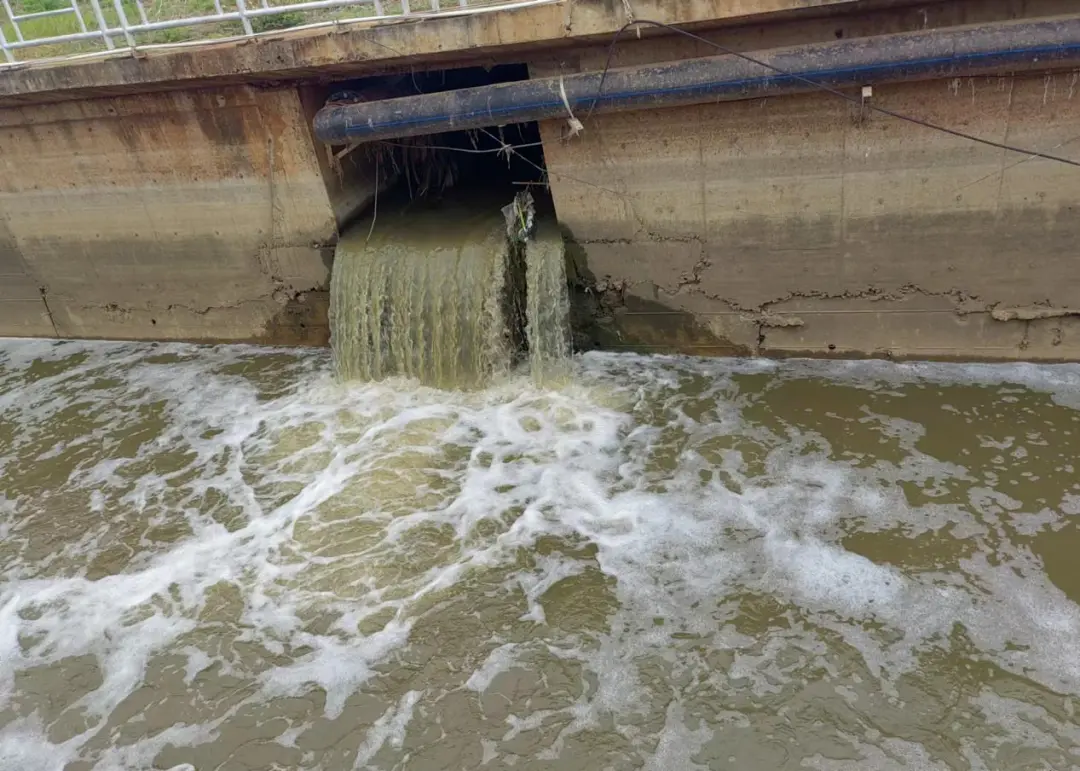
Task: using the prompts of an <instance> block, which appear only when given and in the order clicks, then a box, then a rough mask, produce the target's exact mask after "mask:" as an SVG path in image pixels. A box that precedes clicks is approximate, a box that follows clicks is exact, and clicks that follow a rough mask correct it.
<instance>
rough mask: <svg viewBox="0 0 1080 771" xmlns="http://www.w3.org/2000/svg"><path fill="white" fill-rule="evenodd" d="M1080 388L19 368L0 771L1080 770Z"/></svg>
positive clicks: (263, 357) (1028, 375)
mask: <svg viewBox="0 0 1080 771" xmlns="http://www.w3.org/2000/svg"><path fill="white" fill-rule="evenodd" d="M1078 408H1080V368H1076V367H1068V366H1060V367H1050V366H1046V367H1036V366H1026V365H1015V366H960V365H890V364H883V363H840V362H829V363H808V362H785V363H775V362H767V361H750V362H737V361H705V360H694V359H685V358H666V357H647V358H646V357H636V356H615V355H596V354H591V355H588V356H585V357H583V358H579V359H577V360H575V361H574V363H573V374H572V376H571V377H570V378H569V382H568V383H567V384H565V385H563V386H561V387H560V388H558V389H553V390H544V389H540V388H538V387H536V386H534V385H532V384H531V381H530V380H528V379H527V378H526V377H524V376H522V377H520V378H517V377H513V376H512V377H509V378H508V379H506V380H505V381H504V382H501V383H499V384H496V385H495V386H493V387H491V388H489V389H487V390H484V391H478V392H470V393H460V392H444V391H437V390H433V389H427V388H422V387H419V386H417V385H415V384H413V383H410V382H407V381H385V382H383V383H378V384H367V385H363V384H360V385H341V384H338V383H337V382H336V381H335V379H334V377H333V375H332V365H331V360H330V354H329V352H325V351H287V352H283V351H276V350H268V349H257V348H250V347H241V346H236V347H213V348H209V347H194V346H183V345H152V344H104V343H48V342H16V341H4V342H2V343H0V479H2V482H3V485H2V489H0V768H3V769H5V770H6V769H18V770H19V771H38V770H41V771H44V770H46V769H47V770H48V771H53V770H54V769H66V770H67V771H87V770H88V769H124V771H129V770H132V769H150V768H158V769H169V768H173V769H198V770H199V771H204V770H206V771H209V770H210V769H214V770H218V771H225V770H234V769H235V770H238V769H325V770H326V771H338V770H343V769H367V768H372V769H380V770H383V769H387V770H388V769H410V770H415V771H426V770H428V769H453V770H457V769H474V768H482V769H560V770H565V771H572V770H573V769H588V770H590V771H592V770H600V769H639V768H645V769H657V770H659V769H663V770H664V771H680V770H681V769H740V770H743V769H750V770H752V771H756V770H757V769H763V770H769V771H771V770H772V769H1009V770H1010V771H1013V770H1016V769H1042V768H1055V769H1065V768H1072V767H1074V766H1076V765H1080V716H1078V715H1077V706H1078V698H1080V610H1078V608H1077V605H1076V601H1077V599H1080V531H1078V528H1077V521H1078V516H1080V475H1078V473H1077V468H1076V464H1077V463H1078V462H1080V461H1078V460H1077V457H1078V451H1080V411H1078Z"/></svg>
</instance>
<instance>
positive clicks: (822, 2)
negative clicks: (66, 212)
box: [0, 0, 926, 105]
mask: <svg viewBox="0 0 1080 771" xmlns="http://www.w3.org/2000/svg"><path fill="white" fill-rule="evenodd" d="M911 3H912V0H869V1H868V0H677V1H676V0H633V3H632V7H633V9H634V14H635V16H636V17H637V18H641V19H652V20H655V21H661V22H665V23H676V22H677V23H680V24H698V25H722V24H731V23H739V22H748V21H752V20H755V19H761V18H765V17H769V18H772V17H778V18H784V17H787V16H791V15H799V14H803V15H806V14H821V13H827V12H833V13H843V12H846V11H849V10H852V11H853V10H856V9H857V10H860V11H862V10H866V9H867V8H868V7H882V6H893V5H907V4H911ZM922 5H926V3H925V2H924V3H923V4H922ZM625 23H626V17H625V14H624V11H623V5H622V3H621V2H618V0H564V2H558V3H553V4H551V5H544V6H536V7H532V8H523V9H519V10H514V11H498V12H492V13H485V14H479V15H475V16H460V17H446V18H433V19H424V18H422V17H413V18H411V19H407V20H402V21H400V22H392V23H381V24H379V25H365V24H364V23H363V22H358V23H355V24H350V25H348V26H341V27H338V28H329V29H315V30H298V31H296V32H291V33H290V32H283V33H279V34H274V35H267V36H262V37H258V38H255V39H247V40H241V41H236V40H233V41H225V42H221V43H208V44H206V45H203V46H197V47H194V46H187V47H183V48H179V47H178V48H173V49H155V50H150V51H143V52H140V54H139V55H138V56H137V57H136V56H132V55H130V54H125V55H123V56H122V57H118V58H106V59H83V60H79V61H66V62H63V61H62V62H52V63H48V62H44V63H34V62H28V63H27V64H26V66H25V67H23V68H19V69H4V70H0V72H2V73H3V74H2V77H0V105H3V104H18V103H22V104H27V103H36V102H43V101H56V100H62V99H75V98H85V97H88V96H113V95H118V94H124V93H137V92H144V91H160V90H164V89H175V88H192V87H196V86H203V85H209V84H214V85H222V84H227V83H250V82H257V81H282V80H298V79H311V78H322V79H324V80H325V79H332V78H341V77H348V76H358V75H367V74H376V73H379V72H385V71H388V70H392V69H394V68H401V67H403V66H408V67H417V66H420V67H424V66H434V65H437V64H439V63H446V62H453V61H457V62H462V61H468V60H470V59H471V60H473V61H475V60H477V59H483V58H485V57H499V58H501V59H502V60H506V59H507V58H508V57H509V58H513V57H515V56H517V57H520V55H521V54H522V53H524V52H527V51H536V50H540V49H545V48H546V49H551V48H555V47H561V46H567V45H572V44H580V43H582V42H588V41H590V40H595V39H596V38H599V37H608V36H610V35H612V34H614V32H615V31H617V30H618V29H619V28H621V27H622V26H623V25H624V24H625ZM643 34H650V35H655V34H656V33H655V31H652V32H649V31H643Z"/></svg>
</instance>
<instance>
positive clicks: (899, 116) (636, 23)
mask: <svg viewBox="0 0 1080 771" xmlns="http://www.w3.org/2000/svg"><path fill="white" fill-rule="evenodd" d="M643 26H644V27H657V28H660V29H666V30H668V31H670V32H675V33H677V34H679V35H683V36H684V37H687V38H690V39H691V40H696V41H697V42H699V43H704V44H705V45H707V46H711V47H713V48H715V49H716V50H717V51H721V52H723V53H725V54H729V55H731V56H736V57H738V58H740V59H743V60H744V61H748V62H750V63H751V64H756V65H758V66H759V67H764V68H765V69H767V70H772V71H773V72H775V73H777V74H779V75H783V76H784V77H786V78H791V79H792V80H797V81H801V82H802V83H805V84H807V85H809V86H812V87H814V88H817V89H819V90H821V91H824V92H826V93H828V94H832V95H833V96H836V97H839V98H840V99H843V100H844V101H846V102H851V103H852V104H855V105H858V106H860V107H863V108H865V109H868V110H871V111H873V112H877V113H880V114H882V115H888V116H889V117H890V118H895V119H896V120H902V121H906V122H907V123H913V124H915V125H916V126H922V127H924V128H928V129H932V130H934V131H941V132H943V133H945V134H949V135H951V136H954V137H959V138H961V139H966V140H969V141H971V142H976V143H978V144H981V145H986V146H988V147H994V148H997V149H998V150H1007V151H1008V152H1012V153H1020V154H1021V155H1028V156H1031V158H1043V159H1045V160H1048V161H1057V162H1058V163H1064V164H1068V165H1069V166H1080V161H1076V160H1073V159H1072V158H1063V157H1062V156H1060V155H1051V154H1050V153H1042V152H1039V151H1038V150H1028V149H1025V148H1023V147H1016V146H1015V145H1009V144H1005V143H1003V142H995V141H994V140H992V139H986V138H984V137H979V136H975V135H973V134H968V133H966V132H964V131H958V130H956V129H951V128H949V127H948V126H941V125H939V124H937V123H931V122H930V121H927V120H923V119H921V118H916V117H913V116H911V115H905V114H904V113H901V112H896V111H895V110H889V109H887V108H885V107H879V106H877V105H875V104H871V103H869V102H865V101H864V100H862V99H861V98H859V97H854V96H852V95H850V94H846V93H844V92H843V91H841V90H840V89H837V88H833V87H831V86H827V85H825V84H824V83H818V82H817V81H815V80H812V79H810V78H807V77H804V76H802V75H798V74H796V73H793V72H788V71H787V70H785V69H783V68H781V67H776V66H774V65H772V64H769V63H768V62H764V61H762V60H761V59H757V58H755V57H753V56H750V55H749V54H744V53H741V52H739V51H736V50H734V49H732V48H729V47H727V46H725V45H722V44H720V43H715V42H713V41H712V40H709V39H707V38H704V37H702V36H701V35H695V34H694V33H693V32H688V31H687V30H684V29H680V28H679V27H676V26H675V25H673V24H666V23H664V22H662V21H651V20H649V19H634V20H632V21H629V22H627V23H626V24H624V25H623V26H622V27H621V28H620V29H619V31H618V32H616V33H615V36H614V37H613V38H612V40H611V44H610V45H609V46H608V55H607V61H606V62H605V63H604V70H603V72H602V73H601V75H600V85H599V87H598V88H597V90H596V96H594V97H593V98H592V104H591V105H590V106H589V112H588V113H587V114H586V116H585V117H586V120H588V119H589V118H591V117H592V114H593V110H595V109H596V103H597V102H598V101H599V100H600V97H601V96H602V95H603V93H604V82H605V81H606V80H607V74H608V72H609V70H610V69H611V61H612V57H613V56H614V55H615V46H616V45H617V44H618V43H619V40H620V39H621V38H622V36H623V34H624V33H625V32H626V31H627V30H629V29H632V28H634V27H643Z"/></svg>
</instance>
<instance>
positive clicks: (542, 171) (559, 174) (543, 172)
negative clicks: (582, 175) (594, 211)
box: [480, 128, 626, 198]
mask: <svg viewBox="0 0 1080 771" xmlns="http://www.w3.org/2000/svg"><path fill="white" fill-rule="evenodd" d="M480 131H483V132H484V133H485V134H487V135H488V136H489V137H491V138H492V139H494V140H495V141H496V142H498V141H500V140H499V138H498V137H497V136H495V135H494V134H492V133H491V132H490V131H488V130H487V129H486V128H481V129H480ZM540 144H543V143H540ZM499 149H500V150H506V151H507V152H512V153H513V154H514V155H516V156H517V157H518V158H520V159H521V160H523V161H525V163H527V164H529V165H530V166H532V167H533V168H534V169H536V170H537V171H539V172H540V174H541V175H542V176H551V175H552V174H554V175H555V176H556V177H562V178H563V179H568V180H570V181H571V182H579V183H581V184H582V185H588V186H589V187H595V188H596V189H597V190H603V191H604V192H605V193H611V194H612V195H615V196H618V197H620V198H625V197H626V196H625V194H624V193H620V192H619V191H618V190H612V189H611V188H610V187H604V186H603V185H598V184H596V183H595V182H589V181H588V180H586V179H578V178H577V177H571V176H570V175H569V174H563V173H562V172H559V171H550V170H549V169H545V168H544V167H543V166H541V165H540V164H539V163H536V162H534V161H532V160H530V159H529V158H528V157H526V156H524V155H522V154H521V153H519V152H518V151H517V150H516V149H515V147H514V145H504V146H503V147H501V148H499ZM542 184H546V185H547V186H548V187H551V185H550V184H549V183H546V182H545V183H542Z"/></svg>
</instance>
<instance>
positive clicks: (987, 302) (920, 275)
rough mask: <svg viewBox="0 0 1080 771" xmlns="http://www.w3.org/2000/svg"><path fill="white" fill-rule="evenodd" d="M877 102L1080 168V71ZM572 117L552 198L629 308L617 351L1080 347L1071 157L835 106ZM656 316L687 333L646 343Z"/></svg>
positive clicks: (1062, 353) (557, 135)
mask: <svg viewBox="0 0 1080 771" xmlns="http://www.w3.org/2000/svg"><path fill="white" fill-rule="evenodd" d="M873 99H874V102H875V103H876V104H878V105H880V106H882V107H886V108H888V109H891V110H895V111H898V112H902V113H905V114H909V115H917V116H920V117H922V118H925V119H927V120H930V121H933V122H936V123H939V124H941V125H945V126H952V127H956V128H960V129H962V130H964V131H968V132H971V133H973V134H976V135H979V136H983V137H986V138H989V139H992V140H996V141H1006V142H1009V143H1012V144H1016V145H1019V146H1022V147H1031V148H1040V149H1043V150H1047V151H1052V152H1056V153H1061V154H1064V155H1071V156H1073V157H1078V158H1080V131H1078V130H1077V128H1076V127H1077V126H1078V125H1080V73H1073V72H1070V73H1058V74H1054V75H1047V76H1045V77H1044V76H1024V77H1021V76H1018V77H1015V78H1013V77H1006V78H997V77H994V78H974V79H964V80H956V81H950V82H930V83H921V84H898V85H890V86H884V87H877V88H875V90H874V95H873ZM564 126H565V123H564V122H557V121H551V122H548V123H547V124H545V125H543V126H542V133H543V136H544V140H545V155H546V159H547V163H548V169H549V173H550V177H551V183H552V193H553V195H554V198H555V204H556V209H557V211H558V214H559V218H560V221H561V222H562V223H563V224H564V225H565V226H566V227H567V228H568V230H569V231H570V232H571V233H572V235H573V237H574V238H575V239H576V241H577V242H578V244H579V245H580V247H581V250H582V251H583V252H584V258H583V259H584V261H585V262H586V266H585V268H584V270H585V272H586V274H587V275H588V276H590V277H591V279H592V280H594V281H597V282H600V284H601V289H603V290H605V291H604V294H605V296H606V302H607V303H608V305H609V306H612V305H613V306H616V307H615V310H614V311H613V313H612V317H613V318H612V319H611V328H610V330H609V331H610V334H609V335H608V340H607V341H606V342H608V343H609V344H611V343H612V342H614V343H615V344H616V345H623V346H628V347H645V348H650V347H664V346H665V345H667V346H668V347H670V346H671V341H673V340H674V341H675V343H676V347H680V348H681V349H683V350H686V351H688V352H694V353H729V352H733V351H746V352H759V353H766V354H799V353H811V354H825V355H828V354H830V353H834V354H837V355H840V354H843V355H857V354H870V355H890V356H912V357H961V358H979V359H1008V358H1027V359H1069V358H1073V359H1074V358H1076V357H1077V356H1080V323H1078V322H1080V317H1077V316H1076V315H1075V310H1073V309H1076V308H1078V307H1080V271H1078V270H1077V269H1076V264H1077V263H1076V260H1077V253H1078V249H1080V247H1078V246H1077V244H1080V217H1078V216H1077V215H1078V207H1080V203H1078V202H1080V175H1078V174H1077V173H1076V169H1075V167H1070V166H1066V165H1063V164H1058V163H1054V162H1050V161H1043V160H1034V159H1031V158H1030V157H1029V156H1024V155H1016V154H1012V153H1007V152H1005V151H1002V150H998V149H994V148H990V147H986V146H983V145H978V144H975V143H972V142H970V141H967V140H964V139H960V138H957V137H953V136H950V135H947V134H943V133H940V132H936V131H932V130H929V129H926V128H922V127H919V126H914V125H912V124H909V123H904V122H900V121H896V120H893V119H891V118H888V117H885V116H881V115H876V114H872V113H864V112H862V111H861V110H860V108H859V107H858V106H854V105H851V104H849V103H846V102H844V101H841V100H839V99H837V98H835V97H832V96H829V95H824V94H823V95H807V96H799V97H785V98H780V99H775V100H756V101H752V102H739V103H728V104H721V105H705V106H700V107H690V108H678V109H672V110H660V111H653V112H638V113H629V114H621V115H610V116H603V117H596V118H595V119H594V120H592V121H591V122H590V123H589V126H588V128H587V129H586V131H585V133H584V134H582V135H580V136H578V137H575V138H572V139H565V138H564V137H563V134H564ZM620 305H621V307H618V306H620ZM687 314H691V315H692V317H693V318H694V319H696V321H697V335H696V336H694V335H688V334H686V333H685V329H686V319H687ZM642 317H645V321H646V322H647V326H649V327H651V328H652V329H654V330H661V331H662V330H663V329H664V328H665V327H668V328H672V329H682V330H684V331H683V332H682V333H680V334H678V335H674V336H668V337H667V338H665V337H664V335H663V334H662V332H661V333H657V334H654V335H652V336H648V335H646V336H642V335H641V334H638V333H637V332H635V331H634V330H635V329H640V328H641V327H642V326H643V318H642Z"/></svg>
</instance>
